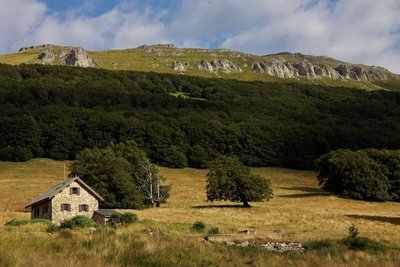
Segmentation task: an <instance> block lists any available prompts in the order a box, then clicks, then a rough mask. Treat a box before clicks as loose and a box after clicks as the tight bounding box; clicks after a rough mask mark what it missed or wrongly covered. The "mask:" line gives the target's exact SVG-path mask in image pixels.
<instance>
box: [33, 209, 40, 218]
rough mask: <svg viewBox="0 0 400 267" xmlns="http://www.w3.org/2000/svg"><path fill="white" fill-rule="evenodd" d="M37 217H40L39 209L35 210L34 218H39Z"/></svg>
mask: <svg viewBox="0 0 400 267" xmlns="http://www.w3.org/2000/svg"><path fill="white" fill-rule="evenodd" d="M39 215H40V210H39V209H35V211H34V217H39Z"/></svg>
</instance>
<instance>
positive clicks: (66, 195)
mask: <svg viewBox="0 0 400 267" xmlns="http://www.w3.org/2000/svg"><path fill="white" fill-rule="evenodd" d="M72 187H77V188H79V191H80V192H79V195H75V194H71V188H72ZM61 204H70V205H71V206H70V207H71V210H70V211H62V210H61ZM82 204H86V205H88V211H87V212H85V211H79V205H82ZM52 207H53V209H52V219H53V222H54V223H60V222H62V221H63V220H66V219H71V218H72V217H74V216H76V215H85V216H87V217H89V218H92V216H93V212H94V211H95V210H97V209H98V208H99V202H98V200H97V199H96V198H95V197H94V196H93V195H91V194H90V193H89V192H88V191H86V189H85V188H84V187H82V186H81V185H80V184H79V183H78V182H76V181H75V182H73V183H71V184H70V185H69V186H68V187H66V188H65V189H64V190H62V191H61V192H60V193H59V194H57V195H55V196H54V198H53V199H52Z"/></svg>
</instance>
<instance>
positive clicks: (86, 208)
mask: <svg viewBox="0 0 400 267" xmlns="http://www.w3.org/2000/svg"><path fill="white" fill-rule="evenodd" d="M79 211H80V212H82V211H84V212H88V211H89V205H86V204H81V205H79Z"/></svg>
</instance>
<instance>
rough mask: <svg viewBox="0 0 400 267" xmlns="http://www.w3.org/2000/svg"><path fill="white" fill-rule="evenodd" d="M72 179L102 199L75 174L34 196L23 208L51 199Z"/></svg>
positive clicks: (101, 199)
mask: <svg viewBox="0 0 400 267" xmlns="http://www.w3.org/2000/svg"><path fill="white" fill-rule="evenodd" d="M74 181H76V182H77V183H79V184H80V185H81V186H83V187H85V188H86V189H87V190H88V191H89V193H91V194H92V195H93V196H95V197H96V198H97V199H98V200H100V201H103V200H104V199H103V198H102V197H101V196H100V195H99V194H98V193H97V192H96V191H94V190H93V189H92V188H91V187H90V186H88V185H87V184H86V183H85V182H84V181H82V180H81V179H80V178H79V177H78V176H75V177H71V178H68V179H67V180H65V181H64V182H62V183H61V184H58V185H56V186H54V187H53V188H51V189H50V190H49V191H47V192H46V193H44V194H42V195H41V196H39V197H37V198H35V199H34V200H32V201H31V202H29V204H28V205H27V206H26V207H25V208H29V207H30V206H32V205H33V204H35V203H39V202H42V201H44V200H47V199H51V198H52V197H54V196H55V195H57V194H58V193H60V192H61V191H62V190H63V189H65V188H66V187H67V186H69V185H70V184H71V183H73V182H74Z"/></svg>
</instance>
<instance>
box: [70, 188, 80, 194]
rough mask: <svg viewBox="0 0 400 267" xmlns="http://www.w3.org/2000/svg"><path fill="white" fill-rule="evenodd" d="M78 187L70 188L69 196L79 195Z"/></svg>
mask: <svg viewBox="0 0 400 267" xmlns="http://www.w3.org/2000/svg"><path fill="white" fill-rule="evenodd" d="M79 191H80V190H79V187H71V195H79V193H80V192H79Z"/></svg>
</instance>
